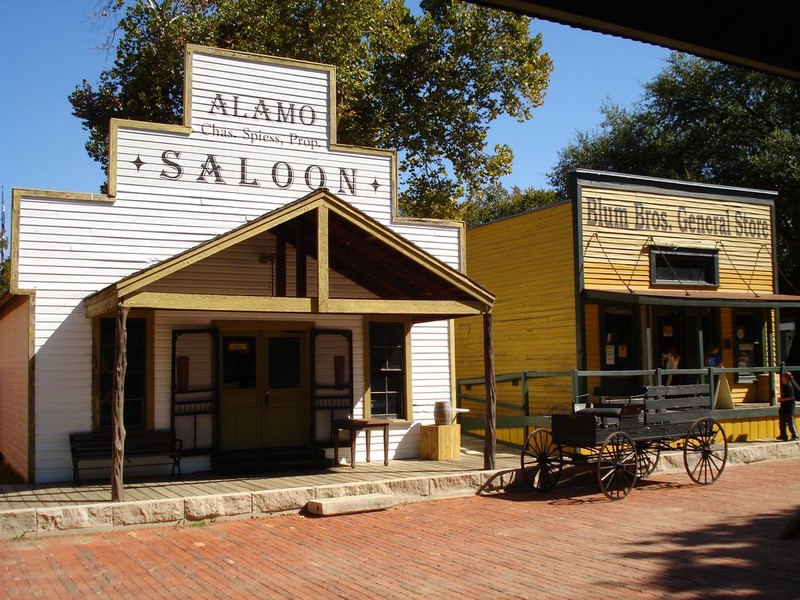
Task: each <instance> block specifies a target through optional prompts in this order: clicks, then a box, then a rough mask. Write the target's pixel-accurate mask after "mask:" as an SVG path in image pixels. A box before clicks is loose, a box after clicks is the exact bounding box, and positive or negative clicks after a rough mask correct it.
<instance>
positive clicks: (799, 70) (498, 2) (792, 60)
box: [471, 0, 800, 79]
mask: <svg viewBox="0 0 800 600" xmlns="http://www.w3.org/2000/svg"><path fill="white" fill-rule="evenodd" d="M471 1H472V2H473V3H475V4H483V5H486V6H491V7H493V8H499V9H504V10H510V11H514V12H517V13H521V14H525V15H528V16H530V17H536V18H540V19H545V20H548V21H553V22H556V23H562V24H564V25H569V26H573V27H579V28H581V29H586V30H588V31H596V32H598V33H606V34H611V35H616V36H619V37H624V38H628V39H632V40H638V41H641V42H647V43H650V44H656V45H658V46H663V47H665V48H670V49H672V50H679V51H681V52H688V53H690V54H694V55H696V56H701V57H704V58H709V59H712V60H718V61H722V62H727V63H730V64H734V65H738V66H742V67H747V68H750V69H756V70H759V71H764V72H766V73H772V74H773V75H781V76H783V77H789V78H791V79H800V37H798V36H797V34H796V32H795V29H796V26H795V23H796V19H795V18H794V8H793V6H794V5H793V4H792V3H789V2H761V3H759V4H757V5H756V4H741V5H737V6H735V7H734V6H731V7H725V8H721V7H720V5H719V4H717V3H715V2H675V1H674V0H671V1H669V2H666V1H664V0H662V1H660V2H596V1H593V0H569V1H566V0H551V1H549V2H548V1H541V0H536V1H535V0H471Z"/></svg>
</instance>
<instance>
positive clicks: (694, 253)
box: [650, 246, 719, 288]
mask: <svg viewBox="0 0 800 600" xmlns="http://www.w3.org/2000/svg"><path fill="white" fill-rule="evenodd" d="M667 256H670V257H678V258H685V259H695V260H703V261H704V262H706V263H708V264H706V265H705V269H704V272H705V274H706V281H699V280H684V279H680V278H676V279H671V278H670V279H665V278H663V277H659V265H658V264H657V261H658V259H659V257H667ZM665 260H666V259H665ZM667 265H668V266H669V267H670V269H671V270H672V272H673V274H675V275H677V272H676V271H677V269H676V268H675V266H673V265H670V264H669V262H668V263H667ZM709 278H710V279H711V280H710V281H708V279H709ZM650 285H653V286H676V285H679V286H682V287H695V288H717V287H719V251H718V250H717V249H716V248H714V249H710V248H686V247H677V248H662V247H660V246H650Z"/></svg>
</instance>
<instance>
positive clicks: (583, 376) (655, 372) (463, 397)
mask: <svg viewBox="0 0 800 600" xmlns="http://www.w3.org/2000/svg"><path fill="white" fill-rule="evenodd" d="M785 371H797V372H800V366H787V365H780V366H777V367H732V368H722V367H703V368H697V369H662V368H657V369H629V370H624V371H602V370H599V371H597V370H585V371H584V370H579V369H572V370H563V371H535V370H528V369H526V370H523V371H514V372H511V373H503V374H500V375H497V376H496V382H497V383H498V384H500V383H507V382H510V383H511V384H512V385H513V386H514V387H517V386H518V387H519V389H520V392H519V393H520V401H519V404H516V403H510V402H502V401H501V402H497V406H498V407H499V408H504V409H509V410H518V411H520V412H519V415H520V416H522V417H529V416H531V415H530V410H529V406H530V404H529V385H528V384H529V381H532V380H537V379H539V380H540V379H544V378H555V377H563V378H569V379H570V380H571V381H572V390H571V392H572V402H573V403H575V402H578V401H579V399H580V398H585V397H586V396H587V395H588V393H587V391H586V390H585V389H584V388H585V387H586V385H587V384H586V381H587V380H588V379H589V378H591V377H641V378H642V380H643V381H649V384H648V385H664V381H665V379H666V378H667V377H668V376H669V375H699V376H700V378H701V382H702V383H707V384H708V386H709V391H710V394H711V397H712V398H714V397H715V395H716V381H717V377H718V376H719V375H721V374H726V373H734V374H738V375H752V376H753V377H754V379H755V376H757V375H764V374H768V375H770V376H771V384H772V383H774V381H773V380H772V377H774V376H775V375H780V374H782V373H783V372H785ZM485 381H486V380H485V377H469V378H462V379H458V380H457V381H456V385H457V391H456V399H457V405H460V403H461V402H462V401H467V402H473V403H474V402H485V397H482V396H476V395H474V394H466V393H464V392H463V391H462V390H463V389H465V390H466V391H469V390H471V388H472V387H473V386H480V385H485ZM520 383H521V384H522V385H520ZM776 403H777V400H776V399H775V397H774V395H772V394H771V397H770V405H775V404H776ZM471 420H472V419H471Z"/></svg>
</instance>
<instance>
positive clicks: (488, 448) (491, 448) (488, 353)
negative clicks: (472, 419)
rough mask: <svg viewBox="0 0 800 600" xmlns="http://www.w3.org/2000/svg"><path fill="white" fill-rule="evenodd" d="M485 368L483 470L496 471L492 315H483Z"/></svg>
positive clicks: (495, 402) (489, 313)
mask: <svg viewBox="0 0 800 600" xmlns="http://www.w3.org/2000/svg"><path fill="white" fill-rule="evenodd" d="M483 367H484V379H485V381H486V433H485V435H484V437H483V468H484V469H487V470H490V469H494V468H495V466H494V464H495V463H494V456H495V451H496V449H497V438H496V433H495V424H496V407H497V398H496V385H497V384H496V382H495V379H494V344H493V342H492V313H491V312H487V313H484V315H483Z"/></svg>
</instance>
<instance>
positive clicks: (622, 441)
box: [521, 385, 728, 500]
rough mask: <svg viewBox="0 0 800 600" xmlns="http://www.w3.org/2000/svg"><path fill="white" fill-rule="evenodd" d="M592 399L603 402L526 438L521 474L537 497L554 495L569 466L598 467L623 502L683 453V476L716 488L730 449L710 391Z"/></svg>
mask: <svg viewBox="0 0 800 600" xmlns="http://www.w3.org/2000/svg"><path fill="white" fill-rule="evenodd" d="M595 395H596V396H599V397H600V398H601V399H600V401H599V402H596V403H594V404H592V405H590V406H587V407H586V408H582V409H579V410H573V411H572V412H571V413H569V414H553V415H552V417H551V428H550V429H549V430H548V429H545V428H541V429H536V430H534V431H533V432H532V433H531V434H530V435H529V436H528V437H527V439H526V441H525V444H524V445H523V448H522V454H521V466H522V472H523V473H524V475H525V479H526V481H527V482H528V483H529V484H530V485H531V487H533V489H535V490H537V491H540V492H546V491H548V490H550V489H552V488H553V487H554V486H555V485H556V484H557V483H558V481H559V479H560V477H561V473H562V470H563V468H564V466H565V465H567V464H578V463H582V464H588V465H591V464H594V465H595V473H596V476H597V481H598V484H599V486H600V490H601V491H602V492H603V494H604V495H605V496H606V497H607V498H609V499H610V500H619V499H622V498H624V497H625V496H627V495H628V493H630V491H631V490H632V489H633V487H634V486H635V485H636V481H637V479H640V478H643V477H647V476H648V475H650V474H651V473H652V472H653V471H654V470H655V468H656V465H657V463H658V461H659V458H660V456H661V452H662V451H666V450H682V452H683V463H684V466H685V468H686V472H687V473H688V475H689V477H690V478H691V479H692V481H694V482H695V483H697V484H701V485H708V484H711V483H713V482H714V481H716V480H717V479H718V478H719V476H720V475H721V474H722V471H723V469H724V468H725V463H726V462H727V458H728V444H727V441H726V438H725V431H724V430H723V428H722V425H720V423H719V422H717V421H716V420H715V419H713V418H712V417H711V409H712V398H711V395H710V389H709V386H708V385H672V386H641V387H638V388H628V389H626V390H624V391H621V390H617V391H614V390H609V389H608V388H598V389H596V390H595Z"/></svg>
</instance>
